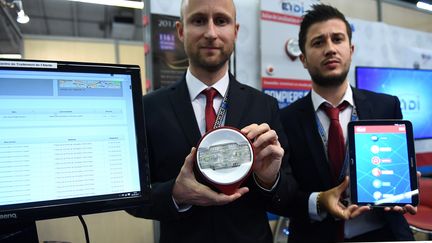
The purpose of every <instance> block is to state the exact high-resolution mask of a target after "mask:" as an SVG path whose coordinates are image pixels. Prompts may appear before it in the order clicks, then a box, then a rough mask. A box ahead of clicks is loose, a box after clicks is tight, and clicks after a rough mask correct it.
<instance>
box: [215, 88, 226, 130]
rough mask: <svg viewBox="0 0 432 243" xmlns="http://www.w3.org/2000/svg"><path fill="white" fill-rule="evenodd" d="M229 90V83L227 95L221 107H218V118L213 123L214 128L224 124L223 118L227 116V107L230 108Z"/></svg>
mask: <svg viewBox="0 0 432 243" xmlns="http://www.w3.org/2000/svg"><path fill="white" fill-rule="evenodd" d="M228 90H229V85H228V88H227V90H226V91H225V95H224V97H223V100H222V103H221V105H220V106H219V109H218V112H217V115H216V120H215V123H214V125H213V129H214V128H218V127H221V126H222V122H223V119H224V118H225V115H226V113H227V109H228Z"/></svg>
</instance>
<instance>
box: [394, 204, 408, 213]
mask: <svg viewBox="0 0 432 243" xmlns="http://www.w3.org/2000/svg"><path fill="white" fill-rule="evenodd" d="M392 211H395V212H398V213H402V214H404V213H406V211H405V209H404V208H402V207H400V206H394V207H393V208H392Z"/></svg>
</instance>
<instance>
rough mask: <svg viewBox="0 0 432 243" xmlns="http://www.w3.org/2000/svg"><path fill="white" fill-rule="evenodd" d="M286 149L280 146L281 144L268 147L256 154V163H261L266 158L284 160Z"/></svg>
mask: <svg viewBox="0 0 432 243" xmlns="http://www.w3.org/2000/svg"><path fill="white" fill-rule="evenodd" d="M283 155H284V149H283V148H282V147H281V146H280V144H279V142H278V143H277V144H276V145H268V146H267V147H265V148H264V149H261V150H259V151H257V152H256V154H255V161H257V162H259V161H262V160H264V159H266V158H274V159H282V157H283Z"/></svg>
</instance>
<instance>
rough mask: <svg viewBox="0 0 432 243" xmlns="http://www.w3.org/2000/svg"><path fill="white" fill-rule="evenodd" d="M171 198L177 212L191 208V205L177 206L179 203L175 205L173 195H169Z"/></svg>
mask: <svg viewBox="0 0 432 243" xmlns="http://www.w3.org/2000/svg"><path fill="white" fill-rule="evenodd" d="M171 198H172V200H173V203H174V206H175V207H176V209H177V212H179V213H184V212H186V211H188V210H189V209H191V208H192V205H182V206H179V205H177V203H176V201H175V200H174V197H171Z"/></svg>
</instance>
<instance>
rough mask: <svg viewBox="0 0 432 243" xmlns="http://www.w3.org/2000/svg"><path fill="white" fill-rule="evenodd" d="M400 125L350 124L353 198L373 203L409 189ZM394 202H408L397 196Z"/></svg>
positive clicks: (408, 170) (403, 131) (403, 132)
mask: <svg viewBox="0 0 432 243" xmlns="http://www.w3.org/2000/svg"><path fill="white" fill-rule="evenodd" d="M406 136H407V135H406V128H405V125H404V124H397V125H376V126H375V125H374V126H354V140H355V156H356V163H355V164H356V172H357V200H358V202H359V203H375V202H377V201H379V200H383V199H389V198H394V196H398V195H403V194H405V193H409V192H410V191H411V183H410V168H409V157H408V146H407V138H406ZM392 202H395V203H411V198H410V197H409V198H406V197H403V198H397V199H396V200H394V201H392Z"/></svg>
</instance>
